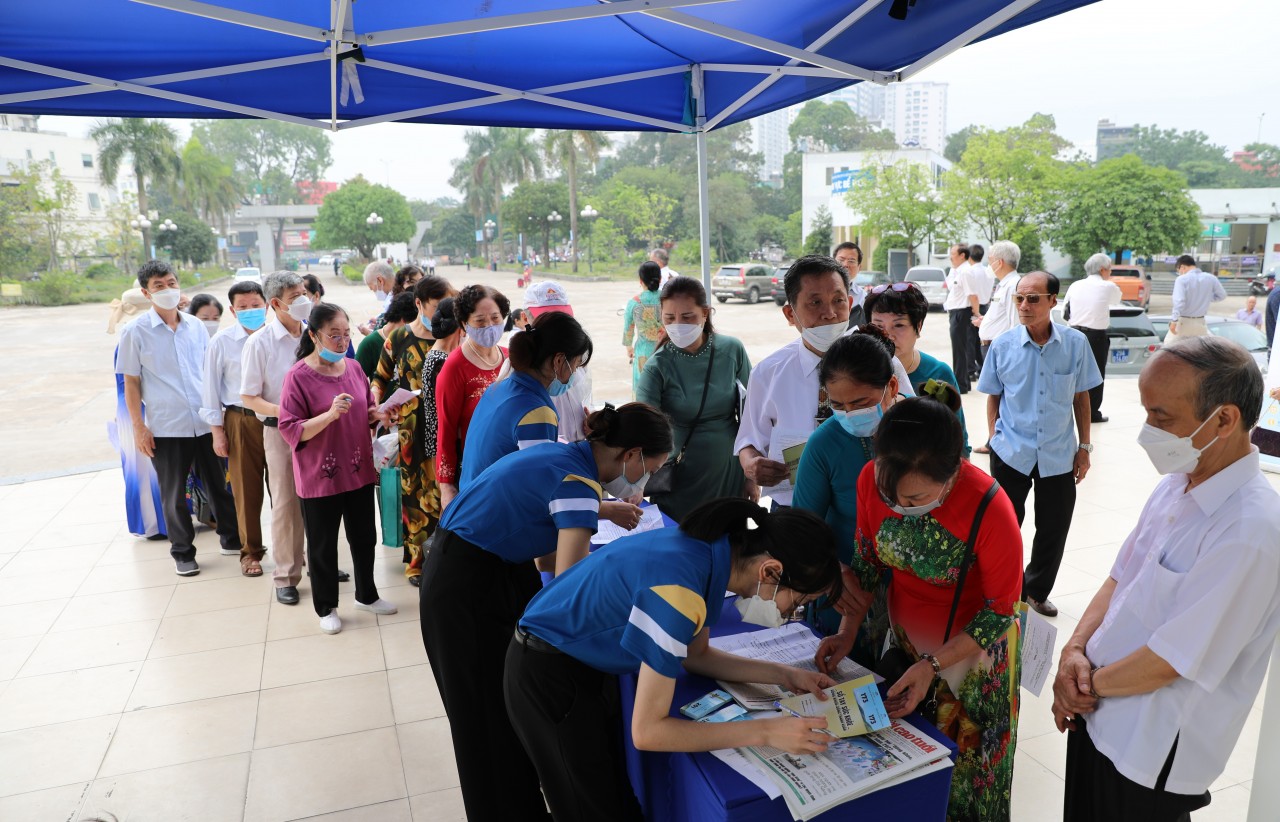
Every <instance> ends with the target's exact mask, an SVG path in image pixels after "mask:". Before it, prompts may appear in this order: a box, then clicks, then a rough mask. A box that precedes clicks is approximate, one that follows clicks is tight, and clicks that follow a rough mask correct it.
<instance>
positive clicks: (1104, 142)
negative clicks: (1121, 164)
mask: <svg viewBox="0 0 1280 822" xmlns="http://www.w3.org/2000/svg"><path fill="white" fill-rule="evenodd" d="M1137 133H1138V129H1137V127H1136V126H1118V125H1116V124H1115V123H1113V122H1111V121H1110V120H1099V121H1098V132H1097V154H1096V156H1097V158H1098V162H1102V161H1103V160H1110V159H1111V158H1112V157H1121V156H1123V155H1124V153H1125V150H1126V149H1127V148H1128V147H1129V144H1130V143H1131V142H1133V138H1134V137H1135V136H1136V135H1137Z"/></svg>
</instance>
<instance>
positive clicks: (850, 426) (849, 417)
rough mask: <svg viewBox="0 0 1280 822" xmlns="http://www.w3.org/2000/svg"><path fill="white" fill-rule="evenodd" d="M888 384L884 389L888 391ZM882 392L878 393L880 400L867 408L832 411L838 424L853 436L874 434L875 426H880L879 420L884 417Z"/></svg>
mask: <svg viewBox="0 0 1280 822" xmlns="http://www.w3.org/2000/svg"><path fill="white" fill-rule="evenodd" d="M888 390H889V386H887V385H886V386H885V389H884V391H885V392H888ZM883 403H884V393H883V392H882V393H881V395H880V402H878V403H876V404H875V405H872V406H869V407H867V408H859V409H858V410H856V411H833V414H834V415H835V417H836V419H838V420H840V425H841V426H843V427H844V430H846V431H848V432H849V433H850V434H852V435H853V436H855V437H870V436H871V435H873V434H875V432H876V428H878V427H879V426H880V420H881V418H883V417H884V406H883Z"/></svg>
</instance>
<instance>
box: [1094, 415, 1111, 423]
mask: <svg viewBox="0 0 1280 822" xmlns="http://www.w3.org/2000/svg"><path fill="white" fill-rule="evenodd" d="M1107 419H1108V418H1107V417H1104V416H1102V415H1101V414H1094V415H1092V416H1090V417H1089V422H1106V421H1107Z"/></svg>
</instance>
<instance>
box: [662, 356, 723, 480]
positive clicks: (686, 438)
mask: <svg viewBox="0 0 1280 822" xmlns="http://www.w3.org/2000/svg"><path fill="white" fill-rule="evenodd" d="M707 342H708V344H709V345H710V346H711V357H710V359H708V360H707V378H706V379H705V380H704V381H703V383H702V401H701V402H699V403H698V413H697V414H695V415H694V417H693V425H691V426H689V433H688V434H685V435H684V444H683V445H681V446H680V453H679V454H677V455H676V459H675V464H676V465H679V464H680V463H681V461H682V460H684V452H685V451H686V450H688V448H689V440H691V439H693V432H694V431H696V430H697V428H698V423H699V422H701V421H702V410H703V409H704V408H706V407H707V389H708V388H710V387H711V369H712V367H714V366H715V364H716V341H715V335H714V334H712V335H710V336H708V337H707ZM668 344H670V343H669V342H668Z"/></svg>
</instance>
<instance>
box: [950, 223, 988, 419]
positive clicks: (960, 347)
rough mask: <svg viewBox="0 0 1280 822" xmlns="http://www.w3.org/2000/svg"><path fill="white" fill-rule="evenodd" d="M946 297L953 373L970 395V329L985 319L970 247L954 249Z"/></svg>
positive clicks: (971, 354) (963, 391)
mask: <svg viewBox="0 0 1280 822" xmlns="http://www.w3.org/2000/svg"><path fill="white" fill-rule="evenodd" d="M946 286H947V296H946V299H944V300H943V301H942V309H943V310H944V311H946V312H947V315H948V316H949V318H950V321H951V370H952V371H954V372H955V375H956V385H957V386H958V387H959V389H960V393H961V394H968V393H969V387H970V385H969V384H970V382H971V379H970V375H972V374H973V357H974V355H973V352H972V351H970V350H969V349H970V348H971V347H972V342H973V340H972V335H971V331H970V329H971V328H972V327H973V324H974V322H975V321H980V320H981V318H982V307H981V306H982V304H981V302H980V301H979V299H978V290H979V286H978V285H977V284H976V283H975V282H974V276H973V264H972V263H970V262H969V246H967V245H965V244H964V243H959V244H957V245H953V246H951V270H950V271H949V272H947V280H946Z"/></svg>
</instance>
